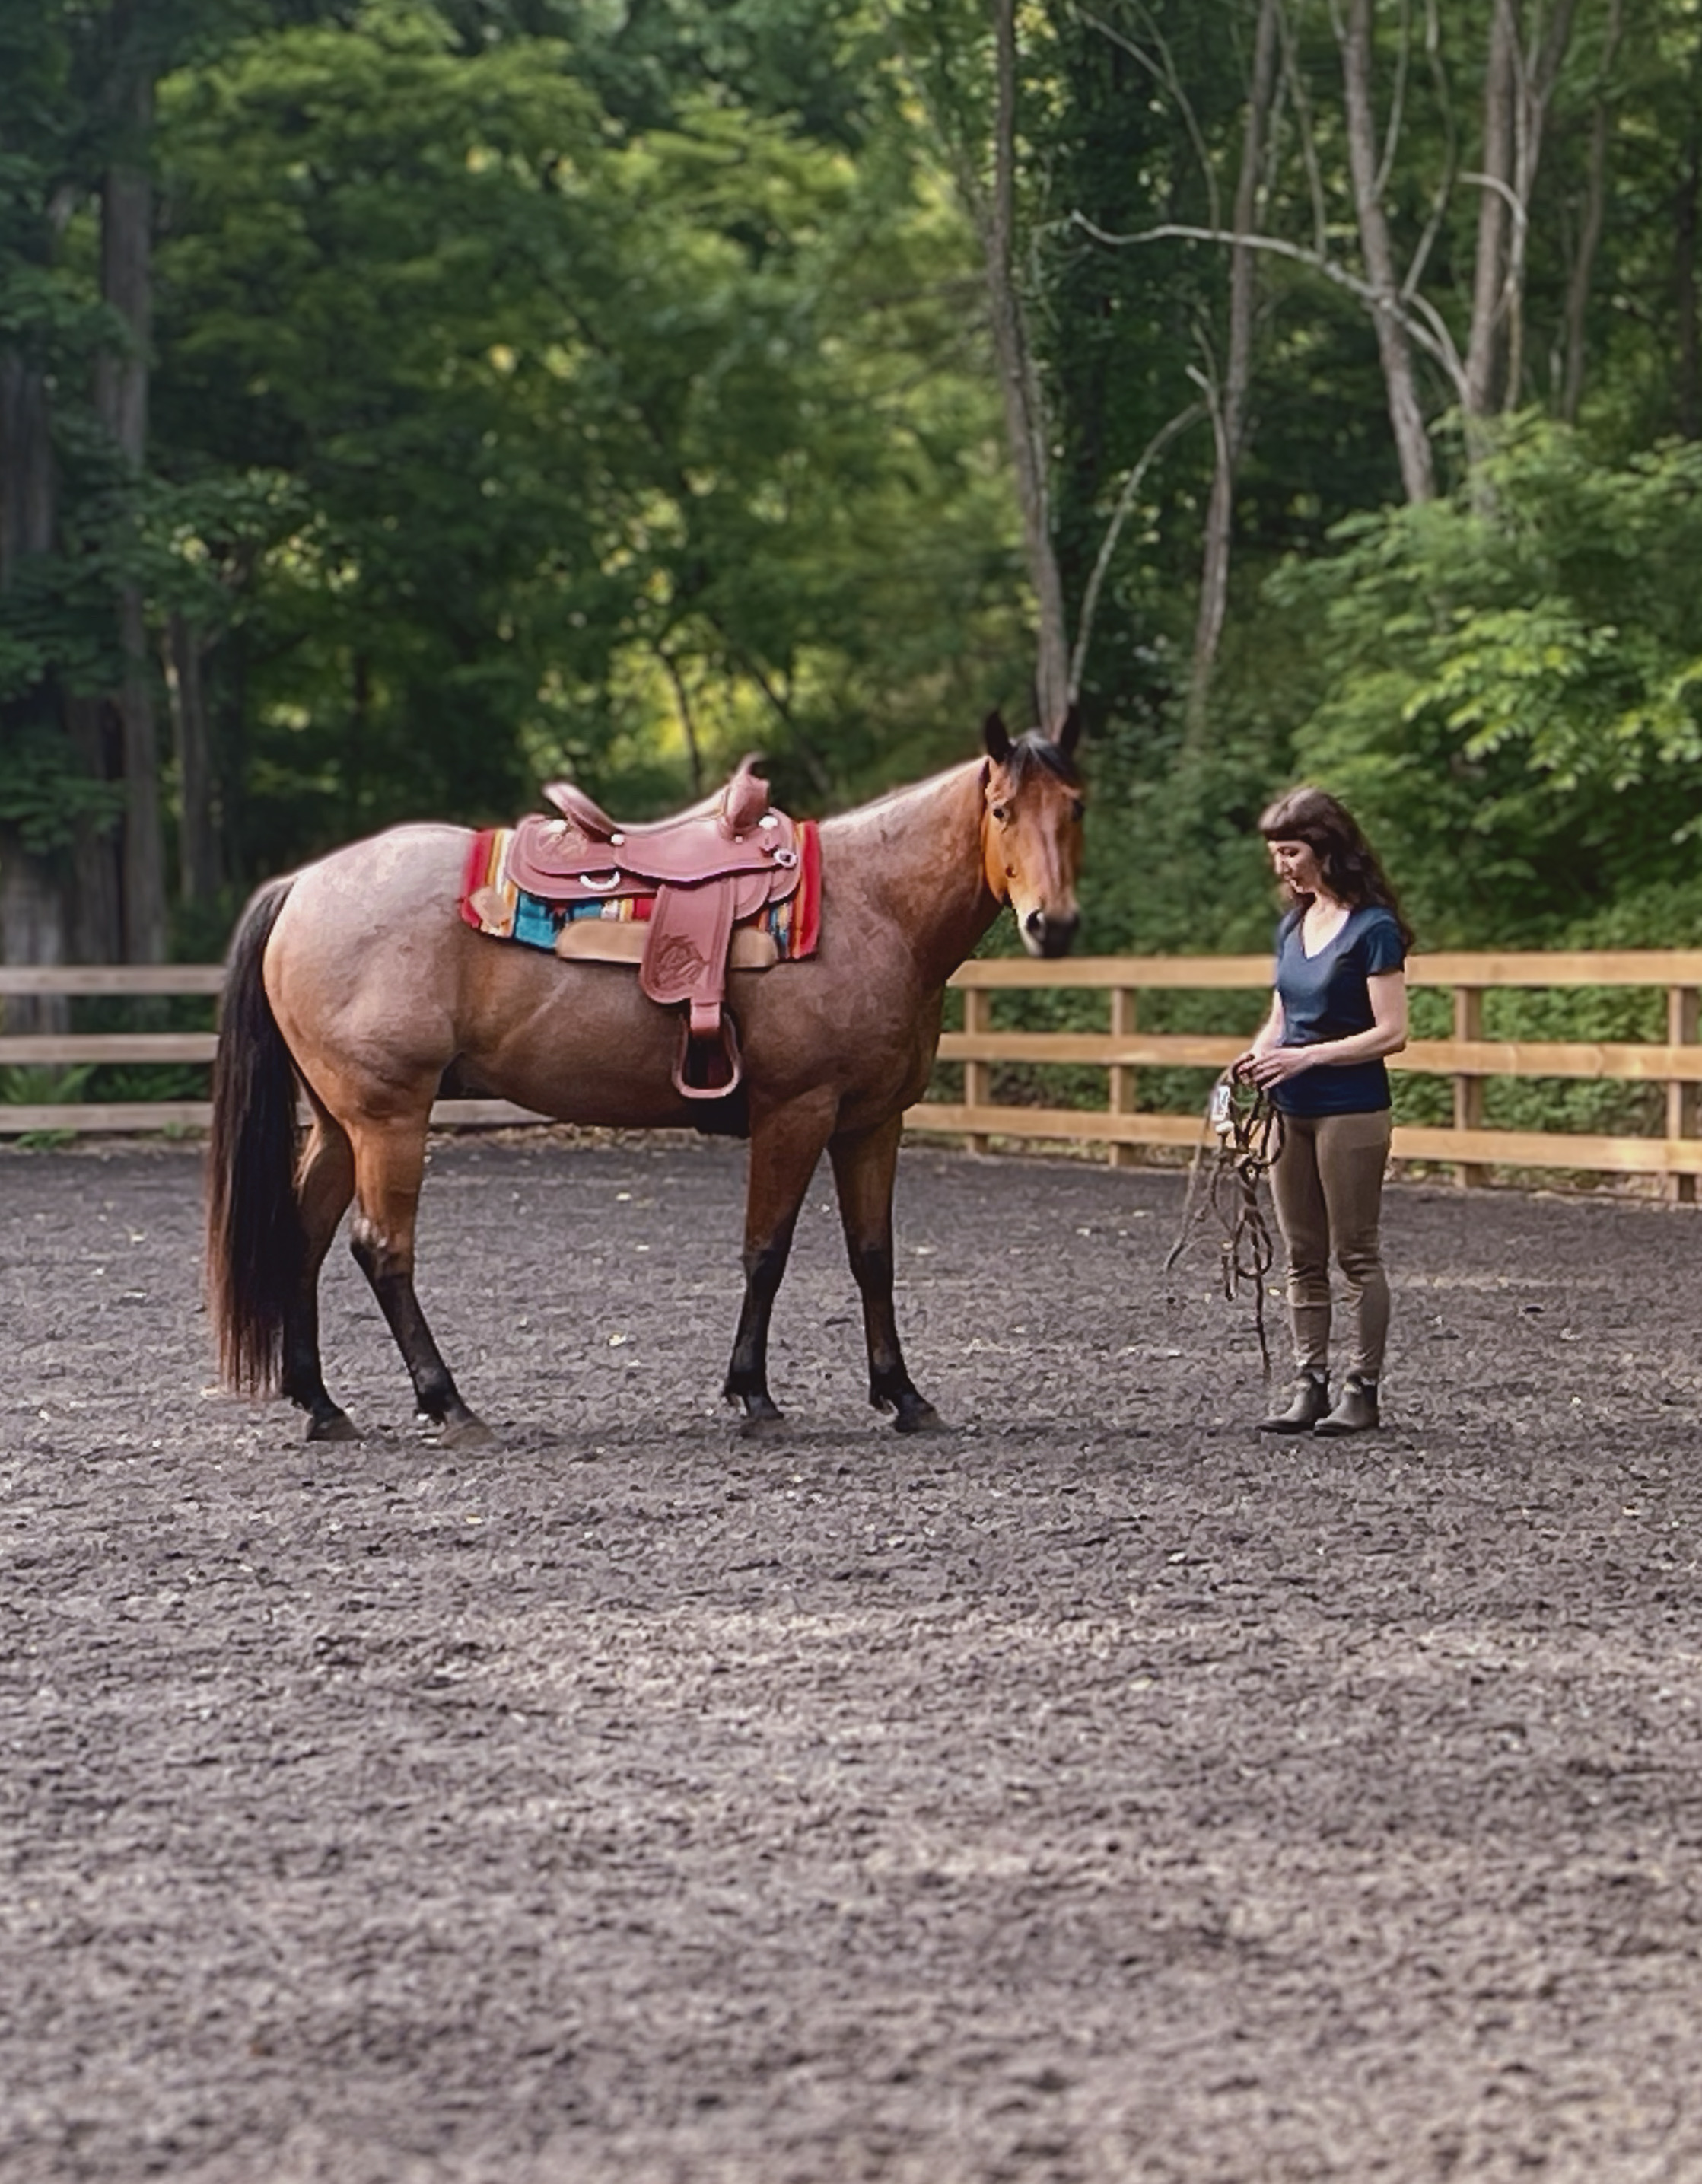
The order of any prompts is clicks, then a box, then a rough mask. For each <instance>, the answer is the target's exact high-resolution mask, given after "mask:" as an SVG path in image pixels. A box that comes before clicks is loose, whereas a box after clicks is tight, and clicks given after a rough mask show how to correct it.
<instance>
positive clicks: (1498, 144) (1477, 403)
mask: <svg viewBox="0 0 1702 2184" xmlns="http://www.w3.org/2000/svg"><path fill="white" fill-rule="evenodd" d="M1518 44H1519V29H1518V24H1517V21H1516V19H1515V14H1514V8H1513V0H1494V8H1493V14H1491V17H1490V23H1489V65H1488V70H1486V72H1485V76H1484V83H1483V156H1482V173H1481V178H1480V180H1479V182H1478V198H1477V262H1476V264H1475V265H1473V267H1472V275H1471V333H1470V336H1469V337H1468V339H1467V341H1466V386H1465V398H1464V403H1463V405H1462V406H1463V407H1464V409H1465V412H1466V418H1467V421H1468V426H1469V422H1470V421H1471V420H1473V419H1477V418H1482V417H1487V416H1488V415H1489V414H1490V412H1491V410H1492V409H1493V407H1494V397H1495V365H1496V362H1497V359H1498V358H1499V355H1500V354H1501V347H1502V337H1503V332H1504V329H1505V318H1506V311H1507V227H1508V221H1509V215H1510V207H1509V203H1508V198H1509V194H1510V192H1511V190H1512V187H1513V99H1514V76H1515V74H1516V69H1517V65H1518Z"/></svg>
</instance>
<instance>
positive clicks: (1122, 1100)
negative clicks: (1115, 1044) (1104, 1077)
mask: <svg viewBox="0 0 1702 2184" xmlns="http://www.w3.org/2000/svg"><path fill="white" fill-rule="evenodd" d="M1139 1016H1140V1006H1139V1003H1138V1001H1137V998H1136V994H1135V989H1134V988H1133V987H1132V986H1113V987H1112V989H1111V1036H1112V1038H1113V1039H1132V1038H1133V1036H1134V1034H1135V1031H1136V1029H1137V1023H1138V1020H1139ZM1136 1083H1137V1078H1136V1075H1135V1072H1134V1070H1133V1068H1132V1067H1131V1066H1130V1065H1129V1064H1128V1063H1127V1062H1126V1061H1114V1062H1113V1063H1112V1064H1111V1112H1112V1113H1113V1114H1114V1115H1132V1114H1133V1113H1134V1112H1135V1086H1136ZM1107 1157H1108V1158H1109V1159H1110V1164H1111V1166H1112V1167H1137V1166H1138V1165H1139V1160H1140V1147H1139V1146H1138V1145H1120V1144H1118V1142H1117V1141H1116V1139H1112V1141H1111V1145H1110V1151H1109V1153H1108V1156H1107Z"/></svg>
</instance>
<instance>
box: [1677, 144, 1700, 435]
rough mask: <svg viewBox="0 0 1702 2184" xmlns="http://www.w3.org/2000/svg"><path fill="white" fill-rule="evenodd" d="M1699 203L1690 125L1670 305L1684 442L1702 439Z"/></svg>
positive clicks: (1697, 159)
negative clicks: (1674, 323)
mask: <svg viewBox="0 0 1702 2184" xmlns="http://www.w3.org/2000/svg"><path fill="white" fill-rule="evenodd" d="M1699 204H1702V136H1699V131H1698V127H1697V124H1696V123H1695V122H1694V120H1693V121H1692V123H1691V125H1690V132H1689V136H1688V141H1687V142H1686V144H1685V147H1684V158H1683V165H1682V167H1681V170H1680V177H1679V188H1678V203H1677V221H1676V223H1675V225H1676V226H1677V237H1676V238H1675V241H1674V243H1673V252H1672V286H1673V302H1674V304H1675V305H1676V307H1677V317H1678V374H1677V377H1678V385H1677V388H1676V390H1675V408H1676V409H1677V426H1678V430H1679V432H1680V433H1681V434H1682V435H1683V437H1684V438H1685V439H1687V440H1696V439H1702V337H1699V333H1702V330H1699V326H1698V322H1697V309H1696V230H1697V215H1698V211H1699Z"/></svg>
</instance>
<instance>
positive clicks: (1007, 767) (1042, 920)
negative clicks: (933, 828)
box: [981, 713, 1082, 956]
mask: <svg viewBox="0 0 1702 2184" xmlns="http://www.w3.org/2000/svg"><path fill="white" fill-rule="evenodd" d="M982 738H983V739H984V741H985V742H986V744H987V766H986V767H985V769H984V772H983V780H984V783H985V800H984V804H983V808H982V822H981V839H982V855H983V856H984V858H985V860H986V864H987V885H988V886H989V887H990V888H991V889H993V894H995V895H996V896H997V897H998V900H1000V901H1001V902H1003V901H1004V900H1006V899H1007V898H1009V900H1010V907H1011V909H1012V911H1014V912H1015V917H1016V929H1017V931H1018V932H1019V933H1021V935H1022V944H1023V946H1024V947H1025V948H1026V950H1028V952H1029V954H1030V955H1031V956H1063V955H1066V954H1067V953H1068V952H1069V948H1070V944H1071V941H1072V940H1074V939H1075V938H1076V927H1077V926H1078V925H1079V924H1080V923H1081V922H1082V918H1081V912H1080V911H1078V910H1077V908H1076V880H1077V878H1078V877H1079V876H1080V873H1081V870H1082V777H1081V775H1080V774H1079V773H1077V772H1076V762H1075V758H1074V755H1073V754H1074V751H1075V748H1076V720H1075V716H1074V715H1073V714H1072V715H1071V717H1070V718H1069V719H1068V720H1067V721H1065V724H1064V726H1063V727H1062V729H1061V730H1060V732H1059V735H1058V739H1057V741H1056V742H1055V743H1054V741H1053V739H1052V738H1050V737H1049V736H1046V735H1043V734H1042V733H1040V731H1039V730H1038V729H1033V730H1031V732H1030V733H1028V734H1027V735H1026V736H1018V737H1017V738H1015V741H1013V740H1012V738H1011V737H1010V735H1009V733H1007V732H1006V729H1005V726H1004V721H1002V720H1001V719H1000V718H999V716H998V714H997V713H989V714H988V715H987V720H986V722H985V724H984V725H983V727H982Z"/></svg>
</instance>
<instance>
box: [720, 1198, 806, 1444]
mask: <svg viewBox="0 0 1702 2184" xmlns="http://www.w3.org/2000/svg"><path fill="white" fill-rule="evenodd" d="M791 1251H792V1223H789V1222H788V1223H787V1226H786V1227H785V1229H782V1230H781V1233H780V1234H779V1235H777V1236H773V1237H770V1240H768V1242H767V1243H765V1244H762V1245H757V1246H755V1247H754V1249H752V1250H749V1251H746V1253H745V1255H744V1301H743V1304H742V1305H741V1306H740V1307H739V1323H738V1331H737V1334H735V1335H734V1337H733V1354H732V1357H731V1361H730V1362H729V1363H728V1366H727V1377H726V1381H725V1383H724V1384H723V1385H722V1389H721V1393H722V1395H723V1396H725V1397H726V1400H727V1401H728V1402H730V1403H741V1404H743V1407H744V1414H745V1416H746V1417H747V1418H778V1417H779V1416H780V1411H779V1408H778V1407H777V1406H776V1403H775V1401H774V1398H773V1397H772V1396H770V1394H769V1392H768V1330H769V1326H770V1322H771V1321H772V1319H773V1318H774V1301H775V1298H776V1295H778V1294H779V1291H780V1284H781V1277H782V1276H783V1275H784V1273H785V1272H786V1262H787V1258H788V1257H789V1256H791Z"/></svg>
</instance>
